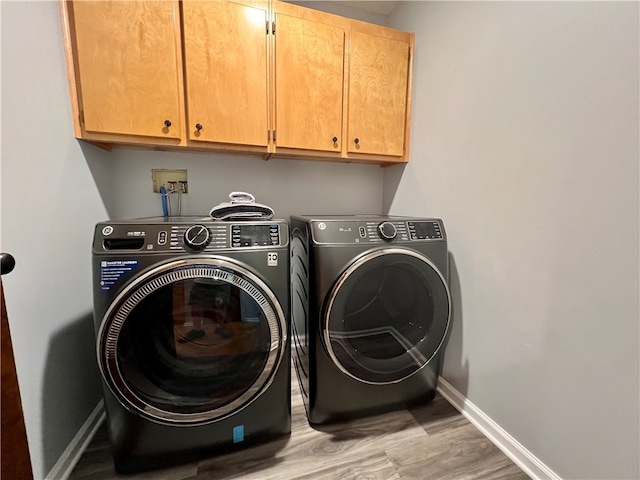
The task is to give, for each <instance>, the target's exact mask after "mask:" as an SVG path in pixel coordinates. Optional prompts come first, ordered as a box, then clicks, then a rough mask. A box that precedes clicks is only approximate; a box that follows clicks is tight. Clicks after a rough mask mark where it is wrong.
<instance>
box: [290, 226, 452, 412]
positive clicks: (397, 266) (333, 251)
mask: <svg viewBox="0 0 640 480" xmlns="http://www.w3.org/2000/svg"><path fill="white" fill-rule="evenodd" d="M290 223H291V232H292V235H291V288H292V338H293V343H294V347H295V348H294V349H293V354H292V356H293V363H294V366H295V368H296V372H297V376H298V379H299V382H300V388H301V391H302V395H303V398H304V401H305V407H306V410H307V416H308V418H309V422H310V423H312V424H314V423H327V422H333V421H339V420H345V419H351V418H355V417H360V416H365V415H371V414H375V413H381V412H384V411H388V410H393V409H397V408H403V407H407V406H411V405H416V404H420V403H425V402H428V401H429V400H431V399H433V397H434V396H435V390H436V387H437V379H438V374H439V370H440V363H441V359H442V355H443V351H444V345H445V343H446V338H447V332H448V329H449V323H450V318H451V301H450V295H449V288H448V285H447V281H448V280H447V276H448V268H447V265H448V256H447V255H448V254H447V240H446V234H445V230H444V225H443V223H442V221H441V220H440V219H433V218H408V217H390V216H369V215H367V216H364V215H363V216H314V217H309V216H307V217H303V216H294V217H291V222H290Z"/></svg>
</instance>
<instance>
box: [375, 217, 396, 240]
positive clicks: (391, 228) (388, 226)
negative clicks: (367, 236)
mask: <svg viewBox="0 0 640 480" xmlns="http://www.w3.org/2000/svg"><path fill="white" fill-rule="evenodd" d="M397 234H398V232H397V231H396V226H395V225H394V224H393V223H391V222H382V223H381V224H380V225H378V235H380V238H382V239H383V240H386V241H387V242H390V241H391V240H393V239H394V238H396V235H397Z"/></svg>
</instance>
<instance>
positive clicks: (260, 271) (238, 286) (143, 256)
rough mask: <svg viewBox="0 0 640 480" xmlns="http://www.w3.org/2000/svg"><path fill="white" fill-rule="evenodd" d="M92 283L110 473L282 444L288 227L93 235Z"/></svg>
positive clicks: (176, 221)
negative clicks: (274, 441) (269, 443)
mask: <svg viewBox="0 0 640 480" xmlns="http://www.w3.org/2000/svg"><path fill="white" fill-rule="evenodd" d="M93 283H94V287H93V296H94V317H95V327H96V333H97V356H98V364H99V367H100V371H101V373H102V380H103V387H104V388H103V390H104V399H105V408H106V413H107V421H108V431H109V437H110V440H111V444H112V453H113V457H114V461H115V467H116V469H117V470H118V471H120V472H134V471H140V470H147V469H154V468H160V467H165V466H168V465H170V464H174V463H179V462H184V461H191V460H195V459H198V458H202V457H205V456H213V455H214V454H218V453H220V452H225V451H230V450H233V449H236V448H241V447H244V446H247V445H251V444H255V443H258V442H264V441H267V440H271V439H274V438H276V437H280V436H284V435H287V434H289V433H290V431H291V396H290V388H291V371H290V368H291V360H290V358H291V357H290V344H289V341H288V340H289V328H290V327H289V321H288V318H289V298H290V297H289V292H290V290H289V229H288V224H287V222H286V221H282V220H269V221H243V222H236V223H234V222H214V221H212V219H211V218H210V217H206V218H201V217H169V218H164V217H161V218H148V219H138V220H131V221H112V222H104V223H99V224H98V225H97V226H96V229H95V235H94V241H93Z"/></svg>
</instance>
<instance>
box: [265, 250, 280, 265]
mask: <svg viewBox="0 0 640 480" xmlns="http://www.w3.org/2000/svg"><path fill="white" fill-rule="evenodd" d="M267 266H268V267H277V266H278V253H277V252H268V253H267Z"/></svg>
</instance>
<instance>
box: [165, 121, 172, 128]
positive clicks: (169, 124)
mask: <svg viewBox="0 0 640 480" xmlns="http://www.w3.org/2000/svg"><path fill="white" fill-rule="evenodd" d="M164 126H165V127H167V128H169V127H170V126H171V120H165V121H164Z"/></svg>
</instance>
